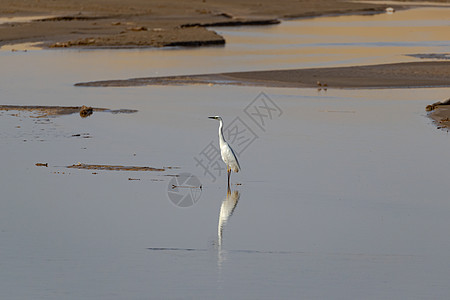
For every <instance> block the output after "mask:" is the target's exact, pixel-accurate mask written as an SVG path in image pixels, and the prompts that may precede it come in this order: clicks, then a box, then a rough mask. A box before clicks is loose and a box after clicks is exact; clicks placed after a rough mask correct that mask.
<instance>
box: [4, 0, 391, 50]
mask: <svg viewBox="0 0 450 300" xmlns="http://www.w3.org/2000/svg"><path fill="white" fill-rule="evenodd" d="M126 3H127V4H126V5H124V4H123V1H119V0H66V1H64V5H62V4H60V3H59V2H58V1H52V0H40V1H38V2H36V1H35V0H22V1H15V0H3V1H2V5H1V7H0V17H8V18H11V17H21V16H38V15H42V16H46V17H43V18H42V19H41V20H35V21H32V22H28V23H14V24H13V23H8V24H0V47H1V46H4V45H14V44H21V43H37V45H38V46H40V47H43V48H90V49H92V48H94V49H95V48H102V49H104V48H111V49H114V48H142V47H168V46H192V47H194V46H205V45H221V44H222V45H223V44H225V42H226V41H225V39H224V38H223V37H222V36H220V35H219V34H217V33H216V32H215V31H214V30H213V29H210V27H209V28H206V26H242V25H248V26H249V25H252V26H265V25H273V24H278V23H280V19H290V18H301V17H318V16H322V15H330V14H352V13H355V14H361V13H363V14H373V13H380V12H383V11H384V9H385V8H386V5H383V4H374V3H356V2H342V1H337V0H315V1H294V0H280V1H269V0H257V1H255V0H250V1H238V0H228V1H226V0H204V1H183V0H170V1H164V0H129V1H127V2H126ZM48 16H54V17H48Z"/></svg>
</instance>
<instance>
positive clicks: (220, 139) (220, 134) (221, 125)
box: [219, 120, 225, 145]
mask: <svg viewBox="0 0 450 300" xmlns="http://www.w3.org/2000/svg"><path fill="white" fill-rule="evenodd" d="M219 122H220V123H219V143H220V145H222V144H224V143H225V139H224V138H223V130H222V127H223V123H222V120H219Z"/></svg>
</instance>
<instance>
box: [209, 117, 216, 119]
mask: <svg viewBox="0 0 450 300" xmlns="http://www.w3.org/2000/svg"><path fill="white" fill-rule="evenodd" d="M208 118H210V119H216V117H208Z"/></svg>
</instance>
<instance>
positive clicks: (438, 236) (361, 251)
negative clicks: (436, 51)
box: [0, 14, 450, 299]
mask: <svg viewBox="0 0 450 300" xmlns="http://www.w3.org/2000/svg"><path fill="white" fill-rule="evenodd" d="M395 15H396V14H394V16H395ZM348 18H353V17H348ZM358 18H360V17H358ZM361 18H362V17H361ZM368 18H372V17H368ZM311 21H312V22H318V21H320V19H313V20H311ZM322 22H325V21H322ZM273 28H275V27H271V28H266V29H267V30H269V31H270V30H272V29H273ZM252 29H255V30H256V32H257V31H259V30H262V29H261V28H252ZM226 30H228V29H226ZM242 30H243V31H244V32H245V31H248V30H250V29H249V28H243V29H242ZM233 31H235V29H233ZM236 31H239V30H236ZM230 38H231V37H230ZM227 47H230V48H233V47H234V46H233V44H231V45H230V46H226V47H225V48H207V49H189V50H175V49H174V50H168V51H167V50H136V51H131V50H127V51H125V50H120V51H116V52H115V51H105V50H101V51H76V50H74V51H59V50H57V51H29V52H27V53H21V52H14V53H11V52H6V51H3V52H0V60H1V61H2V65H3V64H4V66H5V68H1V69H0V76H1V78H2V80H1V82H0V90H1V91H2V104H33V105H70V106H73V105H77V106H78V105H83V104H86V105H90V106H94V107H106V108H110V109H121V108H126V109H137V110H138V112H137V113H135V114H111V113H107V112H94V114H93V115H92V116H90V117H88V118H86V119H82V118H80V116H79V115H76V114H73V115H66V116H60V117H51V118H30V117H29V116H27V114H25V113H19V114H18V115H15V114H16V113H17V112H12V111H3V112H0V128H1V131H0V153H1V156H0V164H1V166H2V169H1V170H2V171H0V188H1V191H2V196H1V200H0V240H1V243H0V265H1V271H0V298H2V299H3V298H4V299H30V298H33V299H61V298H64V299H80V298H82V299H143V298H145V299H147V298H149V299H161V298H164V299H179V298H182V299H186V298H187V299H199V298H216V299H225V298H238V299H239V298H240V299H274V298H278V299H287V298H305V299H386V298H389V299H395V298H400V299H443V298H447V297H448V295H450V287H449V286H448V280H447V279H448V278H449V276H450V267H448V266H447V264H446V263H445V262H446V260H447V257H448V253H449V251H450V238H449V237H448V228H449V226H450V218H449V215H450V204H449V202H448V185H447V181H448V180H447V178H448V170H449V167H450V165H449V163H448V162H447V161H446V160H445V154H446V153H448V151H449V150H450V143H449V136H448V134H447V133H446V132H444V131H441V130H437V129H436V127H435V126H434V125H433V124H432V123H431V121H430V120H429V119H428V118H427V117H426V113H425V106H426V105H427V104H430V103H433V102H436V101H437V100H442V99H445V98H447V97H448V93H449V89H448V88H435V89H389V90H333V89H329V90H328V91H323V90H322V91H317V90H315V89H274V88H272V89H263V90H261V89H260V88H254V87H229V86H213V87H209V86H180V87H161V86H160V87H139V88H76V87H74V86H73V83H75V82H78V81H88V80H99V79H113V78H124V77H125V78H126V77H128V76H129V77H138V76H150V75H155V74H160V75H162V74H182V73H186V74H187V73H188V72H189V71H191V72H192V73H196V72H206V71H207V72H213V71H223V70H224V69H228V70H230V69H233V70H240V69H245V68H246V67H251V66H253V67H255V66H256V65H257V64H256V63H255V61H257V60H258V59H255V60H252V59H249V60H248V63H247V64H243V65H241V64H240V63H239V61H236V60H234V58H233V59H232V60H231V61H233V63H230V61H229V60H228V62H227V59H223V57H222V58H219V59H217V60H215V59H214V57H213V55H214V54H213V53H220V52H222V51H228V50H227ZM287 48H288V47H287ZM336 48H339V47H338V46H333V47H332V48H331V49H336ZM235 51H236V52H235V58H236V57H238V51H237V50H235ZM446 51H448V50H446ZM202 53H203V54H205V53H209V55H210V56H208V55H206V57H203V56H202ZM256 56H257V55H256V54H255V56H251V55H250V56H249V57H250V58H255V57H256ZM219 57H220V56H219ZM231 57H233V56H231ZM273 57H274V58H275V55H274V56H273ZM283 57H286V56H284V55H280V56H279V58H280V61H277V62H275V63H273V62H272V61H271V60H268V61H267V64H266V65H264V67H266V68H269V67H272V66H274V65H277V66H280V67H281V66H283V61H282V60H283ZM407 59H412V58H407ZM339 61H340V60H339V59H338V60H337V61H335V62H330V65H334V64H339ZM169 62H170V63H169ZM202 62H205V63H206V64H205V65H201V63H202ZM213 62H214V63H213ZM299 64H300V65H302V63H301V62H300V63H299ZM311 64H315V62H311ZM228 65H229V66H228ZM327 66H328V65H327ZM261 91H263V92H265V94H266V95H267V96H268V97H269V98H270V99H271V100H272V101H273V102H268V103H269V104H270V103H271V104H272V106H271V107H272V108H274V107H275V106H273V104H276V106H277V107H278V110H277V111H276V114H275V113H274V114H273V115H272V119H268V118H264V121H265V123H264V126H263V127H262V128H261V127H259V126H258V124H257V123H255V121H254V120H252V119H251V118H250V117H249V116H248V115H247V114H246V113H245V109H246V107H247V105H249V104H251V103H252V101H253V100H254V99H255V97H257V96H258V95H259V93H260V92H261ZM258 99H260V98H258ZM252 107H253V106H252V105H250V106H249V108H250V109H251V108H252ZM247 111H249V110H248V109H247ZM265 112H266V111H265ZM267 113H268V111H267ZM280 113H281V114H280ZM210 115H221V116H222V117H223V118H224V121H225V125H227V124H229V123H230V122H231V121H232V120H234V118H235V117H239V118H240V120H241V121H242V122H243V123H245V124H246V125H247V126H248V128H250V130H251V131H252V132H253V133H254V135H256V136H257V138H255V139H253V140H252V142H251V143H249V144H248V147H247V148H245V149H244V150H242V147H241V148H240V150H242V151H240V156H239V158H240V164H241V167H242V171H241V172H240V173H238V174H232V182H233V183H238V184H239V185H235V184H234V185H233V186H232V190H233V191H238V192H239V199H238V201H236V200H233V199H231V198H230V197H228V200H227V188H226V175H225V174H222V176H218V177H217V178H216V180H215V181H214V180H212V178H211V177H210V176H208V174H205V173H204V171H203V170H202V169H201V168H199V167H198V166H196V161H195V160H194V158H195V157H199V155H200V153H201V152H202V151H203V150H204V148H205V147H206V146H208V145H209V143H210V142H213V143H214V144H215V143H217V127H218V124H217V122H216V121H214V120H210V119H208V118H207V116H210ZM255 120H256V121H258V120H259V119H255ZM18 126H19V127H18ZM77 134H80V136H73V135H77ZM86 136H88V138H85V137H86ZM238 143H239V142H237V144H235V147H236V148H238V147H240V146H239V145H238ZM78 162H81V163H86V164H111V165H127V166H128V165H130V166H150V167H155V168H160V167H177V168H173V169H167V170H166V171H164V172H124V171H101V170H100V171H93V170H76V169H68V168H65V166H69V165H72V164H76V163H78ZM36 163H48V167H42V166H36V165H35V164H36ZM93 173H96V174H93ZM180 173H191V174H193V175H195V176H196V177H197V178H198V180H199V181H200V182H201V184H202V189H201V193H198V190H195V191H196V192H197V193H196V194H195V195H196V197H198V195H199V194H200V198H199V199H197V201H196V203H195V204H194V205H192V206H190V207H188V208H180V207H178V206H176V205H174V204H173V203H172V202H171V199H170V198H169V193H168V190H170V188H171V182H172V179H173V178H174V176H173V175H177V174H180ZM130 178H131V179H135V180H129V179H130ZM224 200H225V201H226V202H225V204H224V205H223V201H224ZM221 208H222V213H220V211H221ZM231 211H232V215H231V216H230V215H229V214H230V212H231ZM225 218H226V222H223V220H224V219H225ZM219 219H220V220H221V221H219ZM219 223H220V224H222V225H223V224H224V225H223V228H222V231H221V236H220V245H219V240H218V238H219V237H218V232H219V230H218V226H219Z"/></svg>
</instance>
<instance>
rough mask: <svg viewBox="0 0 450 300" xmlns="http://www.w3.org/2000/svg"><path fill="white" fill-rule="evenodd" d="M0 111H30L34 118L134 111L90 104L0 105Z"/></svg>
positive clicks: (133, 111)
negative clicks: (91, 105)
mask: <svg viewBox="0 0 450 300" xmlns="http://www.w3.org/2000/svg"><path fill="white" fill-rule="evenodd" d="M0 111H17V112H21V111H26V112H30V113H32V114H34V115H33V117H34V118H43V117H50V116H62V115H71V114H76V113H79V114H80V116H81V117H82V118H85V117H88V116H90V115H92V113H93V112H95V111H97V112H109V113H113V114H119V113H135V112H137V110H133V109H116V110H111V109H108V108H100V107H90V106H85V105H83V106H42V105H0Z"/></svg>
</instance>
